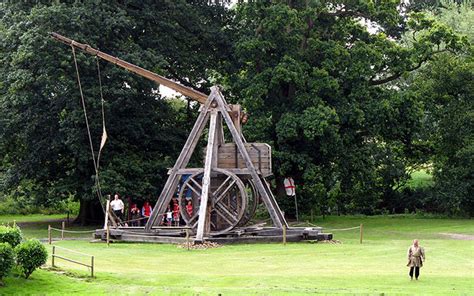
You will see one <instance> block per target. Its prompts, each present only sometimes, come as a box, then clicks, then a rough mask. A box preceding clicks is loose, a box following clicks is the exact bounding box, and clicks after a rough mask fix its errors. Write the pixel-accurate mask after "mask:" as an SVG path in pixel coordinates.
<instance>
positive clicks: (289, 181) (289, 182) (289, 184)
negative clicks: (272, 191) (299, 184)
mask: <svg viewBox="0 0 474 296" xmlns="http://www.w3.org/2000/svg"><path fill="white" fill-rule="evenodd" d="M283 184H284V185H285V191H286V195H288V196H295V195H296V187H295V181H294V180H293V178H291V177H288V178H285V180H284V181H283Z"/></svg>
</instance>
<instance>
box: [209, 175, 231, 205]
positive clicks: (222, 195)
mask: <svg viewBox="0 0 474 296" xmlns="http://www.w3.org/2000/svg"><path fill="white" fill-rule="evenodd" d="M234 184H235V180H232V182H231V183H230V184H229V186H227V187H226V188H225V189H224V191H223V192H222V193H221V194H220V195H219V196H218V197H216V199H215V201H214V203H216V204H217V203H219V202H220V201H221V199H223V198H224V197H225V195H226V194H227V192H229V190H230V189H231V188H232V186H234Z"/></svg>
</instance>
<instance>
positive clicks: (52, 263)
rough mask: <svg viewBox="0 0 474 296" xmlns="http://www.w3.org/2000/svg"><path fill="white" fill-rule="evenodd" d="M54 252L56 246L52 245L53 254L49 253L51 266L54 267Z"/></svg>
mask: <svg viewBox="0 0 474 296" xmlns="http://www.w3.org/2000/svg"><path fill="white" fill-rule="evenodd" d="M55 254H56V247H55V246H53V254H52V255H51V266H52V267H54V255H55Z"/></svg>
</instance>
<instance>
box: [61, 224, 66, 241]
mask: <svg viewBox="0 0 474 296" xmlns="http://www.w3.org/2000/svg"><path fill="white" fill-rule="evenodd" d="M65 224H66V223H65V222H64V221H63V222H62V223H61V240H63V239H64V228H66V225H65Z"/></svg>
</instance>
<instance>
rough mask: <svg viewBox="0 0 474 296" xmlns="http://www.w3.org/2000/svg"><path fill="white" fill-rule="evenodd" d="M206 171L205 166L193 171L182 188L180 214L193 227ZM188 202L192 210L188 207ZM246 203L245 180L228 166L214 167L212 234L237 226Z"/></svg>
mask: <svg viewBox="0 0 474 296" xmlns="http://www.w3.org/2000/svg"><path fill="white" fill-rule="evenodd" d="M203 175H204V170H200V171H198V172H197V173H195V174H192V175H190V176H189V177H188V178H187V179H186V181H185V182H184V183H183V184H182V186H181V189H180V191H179V197H178V198H179V204H180V211H181V217H182V218H183V220H184V221H185V222H186V225H187V226H189V227H192V228H193V229H195V228H196V227H197V224H198V220H199V207H200V203H201V192H202V178H203ZM189 202H191V205H192V212H191V213H188V210H187V207H186V206H187V205H188V203H189ZM247 204H248V198H247V190H246V188H245V185H244V183H243V182H242V180H240V178H239V177H237V175H235V174H233V173H231V172H229V171H227V170H224V169H213V170H212V172H211V184H210V190H209V202H208V207H209V208H208V214H209V215H210V231H211V234H212V235H219V234H223V233H226V232H228V231H230V230H232V229H233V228H234V227H236V226H237V225H238V224H239V222H240V221H241V220H242V217H243V216H244V213H245V211H246V208H247Z"/></svg>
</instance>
